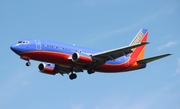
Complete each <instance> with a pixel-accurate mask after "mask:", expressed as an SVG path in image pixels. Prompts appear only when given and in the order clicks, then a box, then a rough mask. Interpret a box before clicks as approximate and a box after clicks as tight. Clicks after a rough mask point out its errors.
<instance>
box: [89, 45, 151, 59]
mask: <svg viewBox="0 0 180 109" xmlns="http://www.w3.org/2000/svg"><path fill="white" fill-rule="evenodd" d="M146 44H149V42H141V43H139V44H135V45H130V46H125V47H121V48H117V49H112V50H108V51H104V52H100V53H95V54H92V58H93V59H95V60H100V61H101V62H106V61H108V60H113V59H116V58H118V57H121V56H124V55H127V54H129V53H132V52H133V49H134V48H136V47H139V46H142V45H146Z"/></svg>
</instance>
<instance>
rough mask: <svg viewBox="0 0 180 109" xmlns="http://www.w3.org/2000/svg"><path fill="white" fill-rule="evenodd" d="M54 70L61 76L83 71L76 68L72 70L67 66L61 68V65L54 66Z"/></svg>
mask: <svg viewBox="0 0 180 109" xmlns="http://www.w3.org/2000/svg"><path fill="white" fill-rule="evenodd" d="M54 69H55V70H56V71H58V72H59V73H60V74H61V75H63V74H69V73H70V72H72V71H73V72H83V69H81V68H76V67H73V69H72V68H71V67H68V66H62V65H58V64H55V67H54Z"/></svg>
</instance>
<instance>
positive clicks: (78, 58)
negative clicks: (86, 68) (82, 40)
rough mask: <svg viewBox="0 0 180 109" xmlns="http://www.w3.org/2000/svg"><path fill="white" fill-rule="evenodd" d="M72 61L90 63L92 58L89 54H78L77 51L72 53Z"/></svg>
mask: <svg viewBox="0 0 180 109" xmlns="http://www.w3.org/2000/svg"><path fill="white" fill-rule="evenodd" d="M72 61H73V62H75V63H78V64H86V65H87V64H91V63H92V58H91V56H89V55H86V54H79V53H77V52H76V53H74V54H73V55H72Z"/></svg>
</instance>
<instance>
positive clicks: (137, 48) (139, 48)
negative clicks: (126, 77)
mask: <svg viewBox="0 0 180 109" xmlns="http://www.w3.org/2000/svg"><path fill="white" fill-rule="evenodd" d="M147 37H148V30H147V29H144V28H143V29H141V30H140V31H139V32H138V34H137V35H136V36H135V38H134V39H133V40H132V41H131V43H130V44H129V45H128V46H124V47H120V48H116V49H112V50H107V51H99V50H94V49H88V48H84V47H80V46H76V45H74V44H72V45H70V44H64V43H57V42H52V41H47V40H39V39H29V40H21V41H19V42H18V43H17V44H14V45H12V46H10V48H11V50H12V51H13V52H15V53H16V54H17V55H19V56H20V58H21V59H23V60H26V61H27V63H26V66H30V65H31V63H30V60H36V61H41V62H42V63H40V64H39V66H38V69H39V71H40V72H41V73H45V74H50V75H55V74H57V73H60V74H61V75H64V74H68V75H69V78H70V80H73V79H76V78H77V74H76V73H78V72H83V71H84V70H87V73H88V74H92V73H95V72H103V73H119V72H127V71H132V70H138V69H142V68H146V65H147V63H149V62H152V61H155V60H158V59H161V58H164V57H166V56H169V55H171V54H169V53H167V54H163V55H158V56H154V57H150V58H144V52H145V48H146V45H147V44H149V42H146V41H147Z"/></svg>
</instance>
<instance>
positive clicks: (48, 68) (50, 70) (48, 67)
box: [38, 63, 57, 75]
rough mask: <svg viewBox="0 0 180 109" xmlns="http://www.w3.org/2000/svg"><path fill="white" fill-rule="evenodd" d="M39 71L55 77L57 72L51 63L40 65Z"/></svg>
mask: <svg viewBox="0 0 180 109" xmlns="http://www.w3.org/2000/svg"><path fill="white" fill-rule="evenodd" d="M38 69H39V71H40V72H41V73H45V74H50V75H55V74H56V73H57V71H55V70H54V65H53V64H50V63H40V64H39V66H38Z"/></svg>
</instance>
